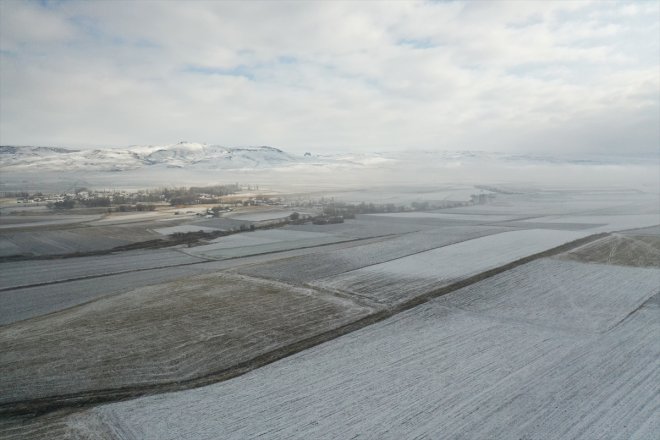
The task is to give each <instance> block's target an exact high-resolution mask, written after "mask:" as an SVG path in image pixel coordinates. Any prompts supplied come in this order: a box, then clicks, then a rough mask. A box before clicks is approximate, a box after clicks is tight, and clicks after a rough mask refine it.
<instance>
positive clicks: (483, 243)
mask: <svg viewBox="0 0 660 440" xmlns="http://www.w3.org/2000/svg"><path fill="white" fill-rule="evenodd" d="M583 236H584V234H580V233H577V232H569V231H544V230H538V229H531V230H523V231H510V232H501V233H499V234H493V235H488V236H486V237H480V238H476V239H473V240H468V241H464V242H461V243H456V244H452V245H449V246H444V247H440V248H437V249H432V250H429V251H425V252H420V253H416V254H414V255H410V256H407V257H403V258H398V259H394V260H391V261H387V262H385V263H380V264H375V265H372V266H367V267H364V268H362V269H357V270H354V271H350V272H345V273H342V274H339V275H336V276H333V277H328V278H322V279H319V280H316V281H315V282H313V283H312V285H315V286H319V287H322V288H325V289H333V290H339V291H343V292H350V293H353V294H356V295H359V296H361V297H366V298H369V299H371V300H373V301H376V302H379V303H385V304H396V303H399V302H402V301H405V300H407V299H410V298H412V297H414V296H417V295H420V294H424V293H428V292H430V291H432V290H433V289H437V288H439V287H442V286H444V285H447V284H449V283H452V282H456V281H458V280H461V279H464V278H467V277H469V276H471V275H475V274H477V273H480V272H485V271H487V270H489V269H492V268H495V267H498V266H502V265H505V264H507V263H511V262H513V261H515V260H518V259H520V258H522V257H525V256H527V255H531V254H535V253H539V252H542V251H544V250H546V249H550V248H553V247H556V246H560V245H562V244H564V243H567V242H570V241H573V240H576V239H578V238H581V237H583Z"/></svg>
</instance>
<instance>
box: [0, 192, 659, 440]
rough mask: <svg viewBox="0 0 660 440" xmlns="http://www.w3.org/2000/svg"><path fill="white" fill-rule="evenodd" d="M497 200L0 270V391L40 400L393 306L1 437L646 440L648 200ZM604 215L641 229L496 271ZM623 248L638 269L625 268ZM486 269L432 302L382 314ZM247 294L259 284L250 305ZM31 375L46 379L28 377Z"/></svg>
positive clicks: (135, 378)
mask: <svg viewBox="0 0 660 440" xmlns="http://www.w3.org/2000/svg"><path fill="white" fill-rule="evenodd" d="M500 190H502V191H506V192H507V193H497V195H496V197H495V199H494V200H493V201H492V203H489V204H487V205H479V206H467V207H461V208H453V209H444V210H439V211H435V212H425V213H420V212H415V213H404V214H396V215H358V217H357V219H355V220H347V221H346V222H345V223H343V224H336V225H311V224H308V225H296V226H293V225H292V226H289V227H286V228H282V229H272V230H268V231H259V232H249V233H245V234H238V235H233V236H228V237H221V238H219V239H216V240H214V241H213V242H211V243H208V244H206V245H203V246H196V247H190V248H187V247H186V248H179V249H166V250H158V251H137V252H136V251H133V252H122V253H118V254H116V255H109V256H105V257H80V258H69V259H55V260H33V261H26V262H21V264H22V266H21V265H19V264H16V263H11V262H4V263H0V273H2V274H3V276H4V277H5V278H3V279H2V282H3V286H2V287H3V288H4V290H2V291H0V295H2V299H3V310H2V314H0V318H2V320H0V322H2V325H1V326H0V344H2V347H3V352H6V353H11V356H12V357H11V358H7V359H9V360H8V361H7V362H9V365H7V368H3V371H4V370H6V371H11V372H12V375H11V376H7V375H5V377H4V378H2V379H0V386H1V387H2V389H4V390H9V391H7V392H5V393H3V395H5V394H6V395H7V396H10V397H11V396H12V394H11V393H13V392H15V393H19V394H20V393H23V394H21V395H22V396H23V397H21V395H18V394H13V397H11V398H12V399H14V398H15V399H28V401H27V402H26V401H24V403H26V405H28V406H29V405H30V402H34V398H37V397H39V396H42V397H49V398H52V399H54V401H57V402H60V403H63V402H65V401H66V400H65V399H63V394H62V393H66V392H67V391H70V392H73V393H83V394H84V393H87V395H88V396H95V395H96V394H95V393H97V392H99V391H103V392H111V390H112V387H113V386H115V385H117V386H125V387H127V389H126V390H125V391H126V392H128V393H132V392H137V391H136V390H135V387H136V386H144V387H147V388H146V389H151V390H154V391H153V392H158V389H157V388H153V387H156V386H157V385H159V384H160V385H168V384H169V386H175V385H176V384H181V381H182V380H188V379H191V378H192V379H194V378H195V377H198V376H199V375H200V374H213V373H217V369H218V368H220V369H230V370H231V369H232V368H234V367H235V366H236V362H239V363H240V362H245V361H246V360H247V362H250V359H253V356H255V355H256V356H260V355H264V356H268V355H269V353H271V352H269V350H271V349H273V348H274V349H275V350H278V348H276V347H279V349H285V348H287V347H290V345H291V344H294V345H295V344H296V342H295V341H300V339H304V338H305V336H306V335H310V334H319V332H321V333H323V332H325V331H330V332H332V331H333V329H336V328H337V326H338V325H339V326H341V325H344V324H346V323H352V322H356V320H359V319H362V317H364V316H365V315H366V316H367V319H371V318H370V317H372V316H382V315H378V314H382V313H385V312H388V313H389V311H392V313H398V314H395V315H394V316H392V317H391V318H389V319H387V320H385V321H381V322H379V323H377V324H373V325H370V326H367V327H363V328H362V329H361V330H359V331H357V332H353V333H349V334H347V335H345V336H342V337H339V338H338V339H334V340H332V341H330V342H327V343H325V344H322V345H318V346H316V347H315V348H311V349H307V350H304V351H301V352H299V353H298V354H297V355H294V356H291V357H288V358H285V359H282V360H281V361H278V362H276V363H272V364H270V365H268V366H265V367H261V368H258V369H256V370H254V371H252V372H250V373H247V374H244V375H243V376H240V377H237V378H235V379H231V380H228V381H225V382H222V383H218V384H215V385H211V386H206V387H202V388H199V389H196V390H189V391H185V392H181V393H175V394H161V395H157V396H153V397H149V398H144V399H140V400H133V401H127V402H123V403H117V404H112V405H106V406H97V407H94V408H89V407H88V408H89V409H87V410H85V411H82V410H72V409H67V410H66V411H67V412H68V411H74V414H71V415H70V416H67V413H66V412H65V413H57V412H55V413H49V414H46V415H45V416H43V417H37V418H31V417H26V418H21V419H19V422H16V421H13V420H9V421H3V420H2V417H0V434H2V436H3V437H6V438H8V439H9V438H49V439H51V438H76V437H75V435H76V434H79V435H80V437H82V438H159V439H160V438H193V439H194V438H217V437H218V433H222V437H223V438H246V437H247V438H251V437H256V436H258V435H262V436H265V437H267V438H350V437H352V436H355V435H357V436H359V437H361V438H415V437H416V436H417V437H419V438H425V437H430V438H436V437H437V436H438V433H441V434H442V435H443V436H446V437H448V438H497V437H502V436H504V437H509V436H511V437H515V438H519V437H522V438H532V439H535V438H547V437H548V436H549V434H557V435H556V436H554V435H553V437H557V438H644V439H645V438H651V437H649V433H652V432H654V430H656V431H657V420H654V419H653V417H652V415H653V411H654V408H656V409H657V407H658V405H659V404H660V402H658V394H659V393H658V392H657V386H656V387H655V388H654V383H657V382H658V379H660V378H659V377H658V374H659V373H658V365H657V362H655V361H654V359H655V360H657V357H658V352H659V351H660V348H659V347H658V345H657V344H658V343H657V342H656V341H657V340H658V339H659V338H658V336H659V335H658V324H657V323H658V306H657V304H656V303H657V295H656V294H657V293H658V283H660V281H659V280H658V273H659V271H660V269H659V268H658V267H657V266H656V265H655V264H654V261H655V260H654V259H653V258H655V254H654V253H653V252H654V249H656V248H655V247H654V243H655V242H654V241H653V240H654V239H652V238H649V237H652V236H653V234H654V233H655V232H654V231H656V229H657V228H654V227H653V225H657V224H660V216H659V215H658V207H657V203H655V202H656V201H657V194H656V195H654V194H639V193H637V192H625V191H620V192H619V191H615V192H612V193H610V194H609V195H608V194H604V193H603V192H598V193H590V192H581V191H569V192H566V191H536V190H534V189H527V190H525V191H527V192H524V191H523V190H524V188H517V189H516V188H512V187H510V186H507V187H505V186H502V188H500ZM514 190H515V191H519V192H521V193H518V194H512V192H514ZM624 216H625V219H623V217H624ZM656 218H657V221H656V222H655V223H653V222H654V220H655V219H656ZM211 220H213V221H215V220H221V219H210V220H209V222H210V221H211ZM562 220H564V221H562ZM623 220H625V221H623ZM122 221H123V220H122ZM125 221H126V222H127V223H126V224H127V225H130V224H131V223H129V222H130V218H129V217H127V218H126V219H125ZM143 221H152V220H149V219H146V220H143ZM195 224H196V225H197V224H199V225H204V226H207V227H211V228H213V227H215V226H213V223H209V224H208V225H207V223H206V221H195ZM166 225H169V224H166ZM166 225H163V227H165V226H166ZM620 226H625V227H626V228H645V227H648V226H651V228H646V229H642V230H630V231H626V232H625V233H621V234H616V235H611V236H606V237H603V238H601V239H599V240H597V241H594V242H590V243H588V244H586V245H584V246H582V247H578V248H576V249H573V250H571V251H569V252H567V253H564V254H562V255H560V256H555V257H552V258H543V259H540V260H539V259H537V260H535V261H531V262H530V263H527V264H524V265H521V266H517V267H514V268H512V269H508V270H505V269H506V267H505V268H502V267H503V266H506V265H507V264H508V263H510V262H512V261H515V260H517V259H519V258H523V257H527V256H529V254H533V253H536V252H542V251H545V250H547V249H549V248H553V247H555V246H557V245H560V244H563V243H566V242H570V241H572V240H575V239H576V238H583V237H589V236H591V235H593V234H595V233H598V232H600V231H602V230H610V229H612V230H613V229H614V228H616V227H620ZM104 227H112V228H115V227H117V225H112V224H110V225H104ZM131 227H132V226H131ZM603 228H605V229H603ZM53 232H54V231H53ZM621 237H623V238H621ZM307 240H309V241H307ZM316 240H318V241H316ZM326 240H327V241H326ZM622 240H623V241H622ZM639 241H642V242H644V243H645V244H649V246H644V245H639ZM301 243H302V244H305V245H304V246H301ZM631 243H637V247H635V246H632V245H631ZM205 246H208V247H205ZM626 249H628V250H626ZM630 249H632V251H629V250H630ZM640 249H645V252H646V253H645V254H643V255H642V256H643V257H644V260H643V261H644V262H646V263H644V264H641V263H640V261H638V260H635V259H631V258H630V254H631V252H632V253H636V254H639V251H640ZM622 251H623V253H622ZM207 252H218V254H217V255H216V257H215V258H218V260H217V261H215V260H214V261H209V260H208V258H209V257H210V254H208V255H207V254H206V253H207ZM618 254H620V255H621V256H620V257H616V255H618ZM603 255H607V256H610V255H613V256H614V257H612V258H609V259H608V258H605V259H603V258H602V256H603ZM124 258H125V260H123V259H124ZM498 268H502V269H501V271H500V272H499V273H496V274H491V276H490V277H489V278H485V279H481V280H480V281H477V282H475V281H474V280H472V281H470V282H471V283H473V284H471V285H469V286H466V287H464V288H463V289H461V290H455V291H453V292H452V293H450V294H449V295H447V296H444V297H440V298H438V299H436V300H435V301H434V302H432V303H427V304H423V305H421V306H419V307H417V308H415V309H411V310H408V311H404V312H402V313H399V312H401V309H397V304H400V303H401V302H402V301H407V300H408V299H413V300H414V299H415V298H416V297H417V296H418V295H423V294H424V293H426V292H429V291H434V289H437V288H438V287H441V286H446V285H447V284H450V285H451V283H453V282H455V281H457V280H459V281H460V280H465V279H466V278H467V277H471V276H473V275H476V276H477V277H478V276H479V274H480V273H482V272H483V271H484V270H488V269H495V270H499V269H498ZM3 269H6V270H3ZM232 272H238V274H240V275H236V274H233V273H232ZM32 273H35V274H37V275H35V276H36V277H37V278H34V281H32V278H31V274H32ZM244 275H249V278H245V277H244ZM264 278H265V279H266V280H264ZM475 279H480V278H475ZM26 280H27V284H28V285H25V283H26ZM237 280H238V281H237ZM273 280H279V281H273ZM35 282H38V283H41V285H35V284H34V283H35ZM20 286H23V287H20ZM232 286H243V287H245V289H244V288H243V287H241V289H238V290H237V289H236V288H234V287H232ZM249 286H262V287H264V286H266V287H268V286H271V287H268V288H267V289H266V290H268V289H273V292H280V293H277V294H275V295H276V297H273V296H270V297H269V300H268V301H262V300H263V298H261V297H260V294H259V293H258V292H257V290H258V289H257V290H254V289H253V288H251V287H249ZM204 292H207V293H208V294H207V295H205V293H204ZM245 292H248V293H245ZM654 295H656V296H654ZM278 298H279V299H281V301H278V300H277V299H278ZM261 306H264V307H261ZM149 310H151V311H152V312H153V313H151V312H149V313H143V312H145V311H149ZM225 313H228V314H225ZM252 315H254V316H255V319H254V320H250V319H249V318H250V316H252ZM276 317H277V318H276ZM278 320H279V321H278ZM280 321H281V323H279V324H278V322H280ZM369 322H371V321H369ZM206 324H208V326H207V325H206ZM310 326H311V327H310ZM232 328H233V329H235V330H236V331H235V332H233V333H232V332H231V331H229V330H227V329H232ZM163 329H166V330H165V331H164V333H163ZM339 334H341V333H337V334H336V336H338V335H339ZM333 337H335V336H333ZM71 338H73V339H71ZM76 338H77V339H76ZM86 339H89V341H92V343H93V344H92V345H91V346H87V345H85V340H86ZM72 341H73V342H72ZM126 341H129V343H128V344H126ZM277 341H279V342H277ZM159 344H161V345H159ZM246 344H247V345H246ZM278 344H279V345H278ZM248 346H249V347H248ZM104 350H105V351H104ZM294 351H295V350H294ZM63 352H64V353H69V354H70V355H67V356H61V353H63ZM179 352H180V353H179ZM111 353H115V354H117V353H119V354H121V355H120V356H113V355H112V354H111ZM213 353H222V354H221V355H220V354H219V355H218V356H215V355H213ZM99 362H100V363H99ZM654 362H655V363H654ZM103 365H107V366H108V368H109V369H110V370H112V371H106V370H104V369H103V368H104V367H103ZM36 370H38V371H52V372H53V374H52V375H51V376H49V375H43V377H41V376H39V377H40V379H39V380H38V381H35V380H30V378H34V377H36V376H37V375H36V373H33V372H34V371H36ZM31 371H32V372H31ZM129 371H132V372H131V373H129ZM159 372H160V373H162V375H161V374H160V373H159ZM49 377H50V378H52V379H53V380H52V381H49ZM76 387H78V388H76ZM149 387H151V388H149ZM163 389H165V388H163ZM169 389H171V388H169ZM11 390H14V391H11ZM137 393H138V394H139V392H137ZM264 396H267V398H265V397H264ZM585 396H588V397H585ZM79 397H80V394H79ZM29 399H32V400H29ZM339 403H341V404H339ZM64 404H65V403H64ZM10 406H11V404H10ZM193 421H194V422H193ZM246 421H249V423H247V422H246ZM521 421H522V422H521ZM33 428H34V429H36V431H31V429H33Z"/></svg>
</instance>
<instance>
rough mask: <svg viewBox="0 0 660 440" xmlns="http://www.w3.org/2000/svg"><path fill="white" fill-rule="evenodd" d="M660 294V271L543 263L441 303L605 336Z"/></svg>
mask: <svg viewBox="0 0 660 440" xmlns="http://www.w3.org/2000/svg"><path fill="white" fill-rule="evenodd" d="M659 289H660V266H659V267H657V268H644V269H641V268H633V267H623V266H610V265H605V264H587V263H578V262H574V261H563V260H559V259H555V258H542V259H540V260H536V261H533V262H531V263H527V264H524V265H522V266H518V267H516V268H514V269H511V270H508V271H506V272H503V273H500V274H497V275H495V276H493V277H491V278H488V279H486V280H483V281H480V282H478V283H475V284H472V285H471V286H468V287H465V288H463V289H460V290H457V291H454V292H452V293H450V294H448V295H445V296H442V297H440V298H438V300H437V302H438V303H439V304H443V305H446V306H449V307H453V308H458V309H461V310H465V311H469V312H474V313H479V315H481V316H487V317H491V318H494V319H508V320H515V321H519V322H525V323H529V324H531V325H535V326H542V327H546V328H556V329H558V330H570V331H575V332H581V331H584V332H601V333H602V332H605V331H607V330H609V329H610V328H612V327H614V326H615V325H617V324H619V323H620V322H621V321H622V320H623V319H625V318H626V317H627V316H628V315H629V314H630V313H631V312H633V311H634V310H636V309H637V308H638V307H639V306H640V305H641V304H643V303H644V302H645V301H646V300H648V299H649V298H650V297H652V296H653V295H655V294H656V293H658V291H659Z"/></svg>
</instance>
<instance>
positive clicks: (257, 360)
mask: <svg viewBox="0 0 660 440" xmlns="http://www.w3.org/2000/svg"><path fill="white" fill-rule="evenodd" d="M607 235H609V234H608V233H599V234H594V235H590V236H587V237H582V238H579V239H577V240H573V241H570V242H567V243H564V244H562V245H559V246H556V247H554V248H551V249H548V250H545V251H542V252H538V253H536V254H532V255H528V256H527V257H524V258H520V259H518V260H516V261H513V262H510V263H507V264H505V265H503V266H499V267H497V268H494V269H490V270H487V271H485V272H481V273H479V274H477V275H473V276H471V277H469V278H466V279H463V280H460V281H457V282H455V283H452V284H449V285H447V286H444V287H441V288H439V289H435V290H433V291H431V292H427V293H425V294H422V295H419V296H417V297H414V298H412V299H410V300H408V301H405V302H403V303H401V304H399V305H396V306H394V307H391V308H388V309H384V310H380V311H377V312H375V313H373V314H370V315H367V316H365V317H363V318H360V319H358V320H356V321H353V322H350V323H348V324H344V325H342V326H339V327H337V328H334V329H331V330H328V331H325V332H322V333H319V334H316V335H313V336H310V337H307V338H304V339H301V340H299V341H297V342H294V343H291V344H288V345H285V346H283V347H280V348H277V349H275V350H272V351H269V352H266V353H263V354H261V355H258V356H256V357H254V358H252V359H249V360H247V361H244V362H241V363H238V364H237V365H234V366H233V367H229V368H226V369H223V370H220V371H216V372H212V373H209V374H207V375H204V376H200V377H197V378H193V379H187V380H182V381H174V382H169V383H164V384H153V385H140V386H135V387H126V388H111V389H103V390H96V391H89V392H81V393H72V394H67V395H59V396H49V397H44V398H37V399H30V400H25V401H16V402H7V403H3V404H0V417H7V416H15V415H30V414H31V415H34V416H37V415H41V414H45V413H49V412H52V411H56V410H60V409H65V408H78V409H85V408H87V407H91V406H94V405H97V404H102V403H110V402H117V401H122V400H129V399H134V398H138V397H144V396H149V395H155V394H162V393H167V392H174V391H182V390H186V389H191V388H199V387H202V386H206V385H211V384H214V383H218V382H222V381H225V380H228V379H231V378H234V377H237V376H241V375H243V374H245V373H248V372H250V371H252V370H255V369H257V368H260V367H263V366H265V365H268V364H271V363H273V362H275V361H278V360H280V359H284V358H286V357H289V356H291V355H294V354H297V353H299V352H301V351H303V350H306V349H309V348H312V347H314V346H316V345H320V344H322V343H324V342H328V341H331V340H333V339H336V338H338V337H340V336H343V335H345V334H348V333H352V332H354V331H356V330H360V329H362V328H365V327H367V326H369V325H371V324H375V323H378V322H380V321H383V320H385V319H388V318H390V317H392V316H394V315H397V314H399V313H401V312H404V311H406V310H409V309H412V308H414V307H416V306H418V305H421V304H424V303H426V302H428V301H430V300H432V299H434V298H437V297H439V296H442V295H446V294H448V293H450V292H453V291H455V290H458V289H461V288H463V287H467V286H469V285H471V284H474V283H477V282H479V281H483V280H485V279H487V278H490V277H492V276H494V275H497V274H499V273H502V272H505V271H507V270H510V269H513V268H515V267H517V266H521V265H523V264H526V263H529V262H531V261H534V260H537V259H540V258H545V257H550V256H553V255H557V254H559V253H562V252H565V251H567V250H570V249H572V248H574V247H577V246H581V245H583V244H585V243H588V242H591V241H594V240H598V239H600V238H603V237H605V236H607Z"/></svg>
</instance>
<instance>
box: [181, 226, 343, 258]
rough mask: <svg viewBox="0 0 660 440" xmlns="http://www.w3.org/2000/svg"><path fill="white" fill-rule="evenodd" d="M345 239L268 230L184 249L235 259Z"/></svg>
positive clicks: (202, 255) (321, 234) (316, 234)
mask: <svg viewBox="0 0 660 440" xmlns="http://www.w3.org/2000/svg"><path fill="white" fill-rule="evenodd" d="M346 240H347V238H345V237H337V236H334V235H332V234H324V233H319V232H304V231H295V230H286V229H269V230H262V231H254V232H245V233H242V234H235V235H230V236H227V237H220V238H217V239H215V240H214V243H211V244H207V245H203V246H197V247H194V248H190V249H187V250H186V252H187V253H189V254H191V255H196V256H200V257H206V258H220V259H221V258H236V257H243V256H246V255H256V254H263V253H267V252H278V251H284V250H289V249H296V248H301V247H310V246H319V245H322V244H326V243H335V242H340V241H346Z"/></svg>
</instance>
